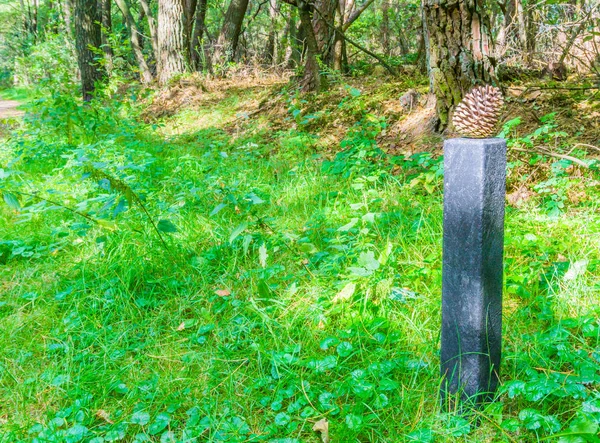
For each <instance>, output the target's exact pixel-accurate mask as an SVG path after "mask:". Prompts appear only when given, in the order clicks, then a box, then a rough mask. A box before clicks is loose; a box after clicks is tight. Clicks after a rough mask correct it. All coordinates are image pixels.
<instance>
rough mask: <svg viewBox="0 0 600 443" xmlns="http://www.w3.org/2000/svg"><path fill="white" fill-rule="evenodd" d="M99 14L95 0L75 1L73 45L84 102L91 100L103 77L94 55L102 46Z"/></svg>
mask: <svg viewBox="0 0 600 443" xmlns="http://www.w3.org/2000/svg"><path fill="white" fill-rule="evenodd" d="M99 12H100V11H99V9H98V5H97V3H96V0H75V45H76V47H77V62H78V65H79V72H80V75H81V92H82V95H83V100H84V101H89V100H91V99H92V97H93V93H94V90H95V87H96V82H98V81H100V80H102V78H103V77H104V75H105V72H104V69H103V68H102V66H101V65H100V63H98V61H97V55H96V54H97V53H98V52H97V50H100V46H101V45H102V38H101V30H100V21H101V20H102V17H101V16H100V14H99Z"/></svg>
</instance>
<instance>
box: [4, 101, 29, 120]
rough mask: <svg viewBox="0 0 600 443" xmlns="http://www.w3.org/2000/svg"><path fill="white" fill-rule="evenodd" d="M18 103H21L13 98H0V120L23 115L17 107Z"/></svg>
mask: <svg viewBox="0 0 600 443" xmlns="http://www.w3.org/2000/svg"><path fill="white" fill-rule="evenodd" d="M20 105H21V103H19V102H18V101H15V100H1V99H0V120H2V119H6V118H13V117H19V116H21V115H23V113H24V112H23V111H21V110H19V109H18V107H19V106H20Z"/></svg>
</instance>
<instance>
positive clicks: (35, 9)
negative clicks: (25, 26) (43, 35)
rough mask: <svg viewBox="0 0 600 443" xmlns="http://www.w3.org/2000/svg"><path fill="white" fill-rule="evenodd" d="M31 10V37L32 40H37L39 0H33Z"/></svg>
mask: <svg viewBox="0 0 600 443" xmlns="http://www.w3.org/2000/svg"><path fill="white" fill-rule="evenodd" d="M32 4H33V10H32V11H31V35H32V37H33V42H34V43H35V42H37V40H38V32H39V29H38V11H39V0H33V1H32Z"/></svg>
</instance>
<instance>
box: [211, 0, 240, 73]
mask: <svg viewBox="0 0 600 443" xmlns="http://www.w3.org/2000/svg"><path fill="white" fill-rule="evenodd" d="M247 9H248V0H231V2H230V3H229V7H228V8H227V12H226V13H225V18H224V19H223V26H222V27H221V31H220V32H219V37H218V38H217V41H216V43H215V48H214V53H213V65H214V64H218V63H224V62H228V61H233V60H234V59H235V55H236V51H237V47H238V42H239V39H240V31H241V29H242V22H243V21H244V16H245V15H246V10H247Z"/></svg>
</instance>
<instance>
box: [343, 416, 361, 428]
mask: <svg viewBox="0 0 600 443" xmlns="http://www.w3.org/2000/svg"><path fill="white" fill-rule="evenodd" d="M362 424H363V419H362V417H361V416H360V415H354V414H348V415H346V426H348V428H349V429H352V430H359V429H360V428H362Z"/></svg>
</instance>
